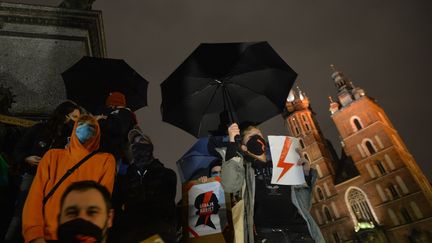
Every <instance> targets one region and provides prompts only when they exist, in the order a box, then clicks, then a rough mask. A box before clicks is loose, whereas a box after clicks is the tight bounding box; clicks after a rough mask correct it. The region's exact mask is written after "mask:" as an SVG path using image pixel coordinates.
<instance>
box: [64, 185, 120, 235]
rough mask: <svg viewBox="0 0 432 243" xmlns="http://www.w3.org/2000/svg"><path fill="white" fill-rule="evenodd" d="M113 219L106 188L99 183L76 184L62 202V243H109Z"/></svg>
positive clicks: (65, 194) (108, 193) (66, 192)
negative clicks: (108, 238) (107, 242)
mask: <svg viewBox="0 0 432 243" xmlns="http://www.w3.org/2000/svg"><path fill="white" fill-rule="evenodd" d="M113 217H114V211H113V210H112V209H111V195H110V192H109V191H108V190H107V189H106V187H104V186H102V185H100V184H99V183H97V182H95V181H79V182H75V183H73V184H71V185H70V186H69V187H68V188H67V189H66V190H65V192H64V193H63V195H62V197H61V199H60V213H59V216H58V221H59V222H58V224H59V227H58V228H57V235H58V242H62V243H80V242H82V243H85V242H92V243H105V242H106V241H107V235H108V234H107V233H108V229H109V228H111V226H112V221H113Z"/></svg>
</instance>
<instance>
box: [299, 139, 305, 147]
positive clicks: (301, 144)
mask: <svg viewBox="0 0 432 243" xmlns="http://www.w3.org/2000/svg"><path fill="white" fill-rule="evenodd" d="M300 146H301V147H302V148H305V145H304V142H303V139H300Z"/></svg>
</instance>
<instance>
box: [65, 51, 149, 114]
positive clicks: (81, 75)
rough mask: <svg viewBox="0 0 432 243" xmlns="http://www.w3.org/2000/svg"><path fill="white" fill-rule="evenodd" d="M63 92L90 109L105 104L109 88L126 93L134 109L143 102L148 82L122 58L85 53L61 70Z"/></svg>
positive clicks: (93, 110)
mask: <svg viewBox="0 0 432 243" xmlns="http://www.w3.org/2000/svg"><path fill="white" fill-rule="evenodd" d="M62 77H63V80H64V83H65V86H66V95H67V98H68V99H70V100H73V101H75V102H76V103H77V104H79V105H81V106H82V107H84V108H86V109H87V110H88V111H90V112H95V111H96V110H97V109H99V108H101V107H103V106H104V105H105V100H106V98H107V97H108V95H109V93H110V92H113V91H119V92H122V93H123V94H124V95H125V96H126V103H127V106H128V107H129V108H130V109H131V110H132V111H135V110H137V109H139V108H141V107H144V106H146V105H147V86H148V82H147V80H145V79H144V78H143V77H141V76H140V75H139V74H138V73H137V72H136V71H135V70H134V69H133V68H131V67H130V66H129V65H128V64H127V63H126V62H125V61H124V60H121V59H110V58H97V57H88V56H85V57H83V58H81V60H79V61H78V62H77V63H75V64H74V65H73V66H72V67H70V68H69V69H68V70H66V71H65V72H64V73H62Z"/></svg>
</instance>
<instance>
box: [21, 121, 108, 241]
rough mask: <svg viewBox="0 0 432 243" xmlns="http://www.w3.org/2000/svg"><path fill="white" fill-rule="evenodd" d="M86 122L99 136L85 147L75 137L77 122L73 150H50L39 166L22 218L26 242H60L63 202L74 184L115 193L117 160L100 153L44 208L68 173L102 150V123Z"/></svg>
mask: <svg viewBox="0 0 432 243" xmlns="http://www.w3.org/2000/svg"><path fill="white" fill-rule="evenodd" d="M82 119H84V120H86V121H87V122H88V123H89V124H91V125H94V127H95V136H93V137H92V138H90V139H89V141H87V142H85V143H84V144H81V143H80V141H79V140H78V137H77V136H76V134H75V129H76V127H77V124H78V122H76V123H75V126H74V129H73V132H72V134H71V140H70V144H69V146H68V147H67V148H65V149H51V150H49V151H48V152H47V153H46V154H45V155H44V156H43V158H42V159H41V161H40V162H39V165H38V169H37V173H36V175H35V178H34V180H33V184H32V186H31V188H30V191H29V194H28V196H27V200H26V202H25V205H24V210H23V215H22V222H23V224H22V232H23V235H24V240H25V242H30V241H32V240H34V239H37V238H44V239H46V240H55V239H57V226H58V215H59V213H60V199H61V196H62V195H63V192H64V191H65V190H66V188H67V187H68V186H69V185H70V184H72V183H73V182H76V181H83V180H93V181H96V182H98V183H100V184H102V185H103V186H105V187H106V188H107V189H108V190H109V191H110V192H112V189H113V185H114V177H115V168H116V163H115V160H114V157H113V156H112V155H111V154H108V153H97V154H95V155H93V156H92V157H91V158H89V159H88V160H87V161H86V162H84V163H83V164H82V165H81V166H80V167H79V168H78V169H76V170H75V171H74V172H73V173H72V174H71V175H70V176H69V177H68V178H67V179H66V180H65V181H63V183H62V184H61V185H60V186H59V187H58V188H57V190H56V191H55V193H54V194H53V195H52V196H51V197H50V198H49V199H48V201H47V202H46V204H45V206H43V198H44V197H45V196H46V195H47V194H48V193H49V191H50V190H51V189H52V188H53V187H54V185H55V184H56V183H57V182H58V181H59V180H60V178H61V177H62V176H63V175H64V174H65V173H66V171H67V170H68V169H70V168H72V167H73V166H74V165H75V164H76V163H78V162H79V161H80V160H81V159H83V158H84V157H85V156H86V155H87V154H89V153H91V152H92V151H94V150H97V149H98V148H99V140H100V128H99V125H98V122H97V121H96V120H95V119H94V118H93V117H90V116H83V117H82V118H80V119H79V121H81V120H82Z"/></svg>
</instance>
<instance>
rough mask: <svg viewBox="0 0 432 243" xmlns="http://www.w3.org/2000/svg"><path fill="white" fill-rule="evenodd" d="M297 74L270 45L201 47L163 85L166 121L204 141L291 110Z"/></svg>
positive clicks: (163, 112) (247, 44) (164, 118)
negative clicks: (288, 100)
mask: <svg viewBox="0 0 432 243" xmlns="http://www.w3.org/2000/svg"><path fill="white" fill-rule="evenodd" d="M296 77H297V74H296V73H295V72H294V71H293V70H292V69H291V68H290V67H289V66H288V64H286V63H285V61H284V60H282V58H281V57H280V56H279V55H278V54H277V53H276V52H275V51H274V50H273V48H272V47H271V46H270V45H269V44H268V43H267V42H250V43H218V44H201V45H199V46H198V48H197V49H195V51H194V52H193V53H192V54H191V55H190V56H189V57H188V58H187V59H186V60H185V61H184V62H183V63H182V64H181V65H180V66H179V67H178V68H177V69H176V70H175V71H174V72H173V73H172V74H171V75H170V76H169V77H168V78H167V79H166V80H165V81H164V82H163V83H162V84H161V88H162V105H161V112H162V119H163V121H165V122H168V123H171V124H173V125H174V126H177V127H179V128H181V129H183V130H185V131H187V132H188V133H190V134H192V135H194V136H196V137H202V136H206V135H208V134H213V135H214V134H217V135H220V134H224V133H226V129H227V125H229V123H232V122H236V123H238V124H240V127H244V126H245V125H246V124H259V123H261V122H263V121H265V120H267V119H269V118H271V117H273V116H275V115H277V114H279V113H281V112H282V111H283V109H284V107H285V101H286V98H287V96H288V93H289V91H290V89H291V87H292V85H293V83H294V81H295V78H296Z"/></svg>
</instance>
